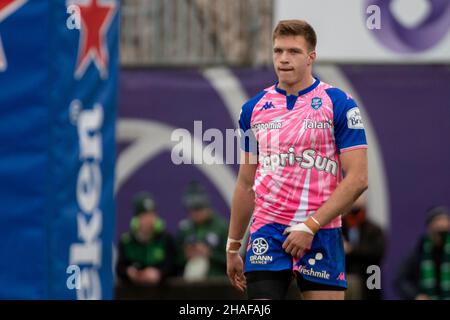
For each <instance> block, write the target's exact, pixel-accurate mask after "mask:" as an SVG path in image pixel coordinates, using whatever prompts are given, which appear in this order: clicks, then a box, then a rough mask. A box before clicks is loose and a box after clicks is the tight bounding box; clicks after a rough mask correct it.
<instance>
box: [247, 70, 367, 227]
mask: <svg viewBox="0 0 450 320" xmlns="http://www.w3.org/2000/svg"><path fill="white" fill-rule="evenodd" d="M239 126H240V129H242V130H243V131H244V132H245V134H241V148H242V149H243V150H244V151H246V152H252V153H257V154H258V165H257V170H256V175H255V182H254V185H253V190H254V191H255V209H254V212H253V218H254V224H255V223H256V224H257V225H258V226H261V225H264V224H267V223H280V224H283V225H293V224H297V223H300V222H303V221H305V220H306V218H307V217H308V216H309V215H310V214H313V213H314V212H315V211H316V210H317V209H318V208H320V207H321V206H322V204H323V203H324V202H326V201H327V199H328V198H329V197H330V196H331V194H332V193H333V191H334V190H335V189H336V187H337V185H338V183H339V182H340V181H341V180H342V169H341V163H340V160H339V154H340V153H342V152H346V151H349V150H354V149H359V148H367V142H366V136H365V132H364V126H363V123H362V120H361V115H360V111H359V109H358V107H357V105H356V103H355V101H354V100H353V99H352V98H351V97H350V96H349V95H347V94H346V93H345V92H343V91H342V90H340V89H338V88H334V87H332V86H330V85H328V84H326V83H323V82H321V81H320V80H319V79H317V78H316V79H315V82H314V83H313V84H312V85H311V86H310V87H308V88H306V89H304V90H302V91H300V92H299V93H298V96H294V95H290V96H287V95H286V91H284V90H281V89H280V88H278V87H277V85H274V86H272V87H270V88H267V89H265V90H264V91H262V92H261V93H259V94H258V95H256V96H255V97H253V98H252V99H251V100H249V101H248V102H247V103H245V104H244V106H243V107H242V111H241V115H240V119H239ZM257 225H253V229H254V228H258V226H257ZM340 226H341V217H340V216H338V217H337V218H336V219H334V220H333V221H332V222H331V223H329V224H328V225H327V226H325V228H337V227H340Z"/></svg>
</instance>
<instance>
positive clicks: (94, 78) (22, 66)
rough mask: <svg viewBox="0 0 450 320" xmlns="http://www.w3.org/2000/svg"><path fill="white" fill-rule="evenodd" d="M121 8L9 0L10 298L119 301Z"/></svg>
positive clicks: (95, 2) (0, 46)
mask: <svg viewBox="0 0 450 320" xmlns="http://www.w3.org/2000/svg"><path fill="white" fill-rule="evenodd" d="M118 29H119V2H118V1H115V0H73V1H65V0H53V1H50V0H47V1H44V0H39V1H37V0H0V39H1V40H0V41H1V42H0V121H1V125H0V137H1V145H0V155H1V156H0V181H1V184H0V203H1V204H2V205H1V209H0V211H1V214H0V219H1V221H0V234H1V241H0V248H1V250H0V253H1V258H0V298H3V299H5V298H8V299H17V298H18V299H110V298H112V285H113V284H112V241H113V230H114V217H115V206H114V198H113V181H114V158H115V117H116V100H117V97H116V87H117V76H118V75H117V73H118V33H119V32H118V31H119V30H118Z"/></svg>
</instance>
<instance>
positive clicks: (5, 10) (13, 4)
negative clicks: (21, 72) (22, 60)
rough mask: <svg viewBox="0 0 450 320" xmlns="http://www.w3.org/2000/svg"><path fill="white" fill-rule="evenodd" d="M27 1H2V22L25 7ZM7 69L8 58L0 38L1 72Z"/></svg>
mask: <svg viewBox="0 0 450 320" xmlns="http://www.w3.org/2000/svg"><path fill="white" fill-rule="evenodd" d="M27 1H28V0H0V22H2V21H3V20H5V19H6V18H7V17H8V16H9V15H11V14H12V13H13V12H14V11H16V10H17V9H19V8H20V7H21V6H23V5H24V4H25V2H27ZM6 67H7V63H6V58H5V54H4V53H3V46H2V40H1V38H0V72H2V71H5V70H6Z"/></svg>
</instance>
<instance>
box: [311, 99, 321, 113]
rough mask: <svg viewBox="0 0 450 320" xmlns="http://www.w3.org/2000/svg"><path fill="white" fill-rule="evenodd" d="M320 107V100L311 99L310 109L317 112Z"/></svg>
mask: <svg viewBox="0 0 450 320" xmlns="http://www.w3.org/2000/svg"><path fill="white" fill-rule="evenodd" d="M321 106H322V98H318V97H315V98H312V99H311V108H313V109H314V110H317V109H319V108H320V107H321Z"/></svg>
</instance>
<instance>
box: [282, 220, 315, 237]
mask: <svg viewBox="0 0 450 320" xmlns="http://www.w3.org/2000/svg"><path fill="white" fill-rule="evenodd" d="M292 231H303V232H306V233H309V234H310V235H312V236H313V235H314V232H312V230H311V229H310V228H309V227H308V226H307V225H306V224H304V223H299V224H296V225H293V226H291V227H287V228H286V229H285V230H284V233H285V234H286V233H290V232H292Z"/></svg>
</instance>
